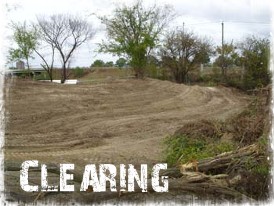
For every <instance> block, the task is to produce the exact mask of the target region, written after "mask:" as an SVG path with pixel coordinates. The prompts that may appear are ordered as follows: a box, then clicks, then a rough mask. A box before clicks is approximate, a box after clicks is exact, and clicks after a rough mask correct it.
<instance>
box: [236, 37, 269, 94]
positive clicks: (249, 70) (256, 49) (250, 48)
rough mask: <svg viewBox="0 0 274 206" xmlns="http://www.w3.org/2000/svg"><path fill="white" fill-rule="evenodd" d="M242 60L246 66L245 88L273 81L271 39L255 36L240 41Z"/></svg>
mask: <svg viewBox="0 0 274 206" xmlns="http://www.w3.org/2000/svg"><path fill="white" fill-rule="evenodd" d="M240 49H241V56H240V58H241V62H242V64H243V66H244V68H245V74H244V86H245V89H253V88H256V87H262V86H266V85H267V84H269V83H270V82H271V73H270V71H269V69H268V64H269V57H270V41H269V39H266V38H258V37H255V36H252V37H248V38H246V39H245V40H244V41H243V42H242V43H240Z"/></svg>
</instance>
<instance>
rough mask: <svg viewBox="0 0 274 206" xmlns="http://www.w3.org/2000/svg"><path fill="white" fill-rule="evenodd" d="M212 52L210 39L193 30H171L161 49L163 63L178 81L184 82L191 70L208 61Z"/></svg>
mask: <svg viewBox="0 0 274 206" xmlns="http://www.w3.org/2000/svg"><path fill="white" fill-rule="evenodd" d="M211 53H212V47H211V43H210V41H209V40H208V39H201V38H199V37H197V36H195V35H194V34H193V33H191V32H186V31H182V30H176V31H173V32H169V33H168V34H167V35H166V37H165V40H164V43H163V46H162V48H161V50H160V56H161V58H162V62H163V65H164V66H166V67H168V68H169V69H170V70H171V72H172V74H173V76H174V79H175V81H176V82H177V83H183V82H185V80H186V76H187V74H188V72H189V71H191V70H193V69H194V68H195V67H196V66H197V65H198V64H201V63H207V62H208V61H209V60H210V58H209V57H210V55H211Z"/></svg>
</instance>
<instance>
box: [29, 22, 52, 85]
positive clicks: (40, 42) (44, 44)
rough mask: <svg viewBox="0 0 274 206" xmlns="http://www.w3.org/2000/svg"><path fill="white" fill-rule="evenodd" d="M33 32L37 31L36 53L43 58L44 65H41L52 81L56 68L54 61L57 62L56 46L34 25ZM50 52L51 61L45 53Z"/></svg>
mask: <svg viewBox="0 0 274 206" xmlns="http://www.w3.org/2000/svg"><path fill="white" fill-rule="evenodd" d="M33 30H34V31H35V34H36V35H35V36H36V38H37V43H36V46H35V48H34V52H35V53H36V54H37V55H38V56H39V57H40V58H41V60H42V61H43V63H41V66H42V68H43V69H44V70H45V71H46V72H47V74H48V76H49V78H50V81H51V82H52V80H53V67H54V60H55V49H56V48H55V45H54V43H53V42H51V41H49V40H48V38H47V37H46V36H44V35H43V32H41V29H40V27H39V26H37V25H35V24H34V25H33ZM48 50H50V51H49V52H50V56H51V57H50V59H49V58H47V57H46V56H47V55H46V54H45V52H42V51H48Z"/></svg>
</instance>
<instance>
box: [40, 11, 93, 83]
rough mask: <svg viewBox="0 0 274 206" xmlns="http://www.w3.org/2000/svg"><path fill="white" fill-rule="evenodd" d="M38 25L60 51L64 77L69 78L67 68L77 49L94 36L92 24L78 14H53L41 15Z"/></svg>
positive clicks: (63, 78)
mask: <svg viewBox="0 0 274 206" xmlns="http://www.w3.org/2000/svg"><path fill="white" fill-rule="evenodd" d="M38 25H39V27H40V31H41V32H42V35H43V38H44V40H45V41H46V42H48V43H50V44H52V45H53V46H54V48H55V49H56V50H57V51H58V52H59V54H60V57H61V61H62V79H61V82H62V83H64V82H65V80H66V79H67V68H68V67H69V63H70V60H71V57H72V55H73V53H74V52H75V50H76V49H77V48H79V47H80V46H81V45H82V44H83V43H85V42H86V41H88V40H90V39H91V38H92V37H93V36H94V33H95V32H94V31H93V29H92V26H91V24H89V23H88V22H87V21H86V20H84V19H81V18H80V17H78V16H72V15H65V14H59V15H52V16H50V17H48V18H45V17H39V18H38Z"/></svg>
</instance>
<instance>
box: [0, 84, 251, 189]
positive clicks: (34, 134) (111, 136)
mask: <svg viewBox="0 0 274 206" xmlns="http://www.w3.org/2000/svg"><path fill="white" fill-rule="evenodd" d="M5 89H6V94H5V95H6V96H5V105H6V106H5V109H6V131H5V133H6V134H5V146H4V148H5V150H4V152H5V161H7V162H15V163H20V162H22V161H25V160H28V159H36V160H39V162H43V163H57V164H59V163H66V162H68V163H74V164H75V165H76V168H75V170H79V171H83V167H84V165H86V164H91V163H95V164H97V163H98V164H100V163H101V164H102V163H113V164H117V165H118V164H121V163H123V164H127V163H131V164H135V165H136V167H137V168H138V165H140V164H142V163H146V164H148V165H152V164H153V163H158V162H163V153H162V150H163V144H162V140H163V138H164V137H166V136H167V135H169V134H173V133H174V131H175V130H177V129H178V128H180V127H181V126H182V125H183V124H185V123H186V122H189V121H194V120H197V119H212V118H217V119H225V118H227V117H228V116H230V115H232V114H234V113H237V112H240V111H241V110H242V109H243V108H244V107H245V106H246V105H247V103H248V100H249V97H247V96H245V95H243V94H241V93H238V92H236V91H234V90H231V89H229V88H223V87H199V86H186V85H182V84H181V85H179V84H175V83H172V82H168V81H160V80H152V79H146V80H135V79H119V80H111V79H106V80H105V81H102V82H100V83H98V82H97V83H92V84H91V83H88V82H85V83H82V84H79V85H59V84H51V83H41V82H37V81H23V80H8V81H7V82H6V88H5ZM15 176H16V175H14V177H15ZM8 184H9V187H8V188H16V187H20V185H19V184H18V183H17V184H15V183H11V182H10V181H9V183H8ZM11 186H12V187H11ZM10 190H13V189H10Z"/></svg>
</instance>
